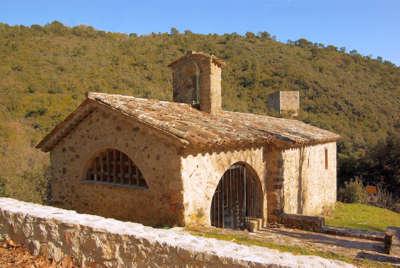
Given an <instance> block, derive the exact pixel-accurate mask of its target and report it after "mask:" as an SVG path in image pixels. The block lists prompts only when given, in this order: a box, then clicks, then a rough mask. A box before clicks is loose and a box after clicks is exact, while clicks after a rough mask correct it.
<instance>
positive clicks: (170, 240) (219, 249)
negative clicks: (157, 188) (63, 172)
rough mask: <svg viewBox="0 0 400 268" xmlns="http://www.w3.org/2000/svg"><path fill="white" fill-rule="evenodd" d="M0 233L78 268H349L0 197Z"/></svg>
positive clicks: (38, 252)
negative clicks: (70, 261)
mask: <svg viewBox="0 0 400 268" xmlns="http://www.w3.org/2000/svg"><path fill="white" fill-rule="evenodd" d="M0 233H1V234H5V235H6V236H7V237H8V238H9V239H11V240H13V241H14V242H16V243H18V244H22V245H24V246H26V247H27V248H28V249H29V250H30V251H31V253H33V254H35V255H37V254H42V255H45V256H46V257H48V258H51V259H53V260H54V261H55V262H56V263H59V262H61V261H62V260H63V259H64V258H69V259H72V260H73V262H74V263H75V265H77V266H81V267H100V266H97V265H101V267H352V266H351V265H349V264H346V263H343V262H340V261H333V260H327V259H323V258H321V257H316V256H298V255H297V256H294V255H292V254H290V253H280V252H278V251H277V250H272V249H268V248H262V247H255V246H252V247H248V246H243V245H238V244H235V243H232V242H227V241H219V240H215V239H210V238H201V237H195V236H192V235H189V234H186V233H184V232H182V231H176V230H163V229H154V228H151V227H145V226H143V225H141V224H136V223H130V222H121V221H117V220H113V219H105V218H102V217H99V216H92V215H85V214H78V213H76V212H74V211H70V210H63V209H58V208H54V207H47V206H41V205H36V204H32V203H25V202H21V201H17V200H14V199H9V198H0ZM96 264H97V265H96Z"/></svg>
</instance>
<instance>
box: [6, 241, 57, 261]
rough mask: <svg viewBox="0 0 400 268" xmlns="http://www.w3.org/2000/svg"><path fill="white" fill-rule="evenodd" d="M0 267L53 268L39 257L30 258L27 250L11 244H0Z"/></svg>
mask: <svg viewBox="0 0 400 268" xmlns="http://www.w3.org/2000/svg"><path fill="white" fill-rule="evenodd" d="M0 267H1V268H6V267H7V268H11V267H17V268H20V267H21V268H22V267H23V268H28V267H29V268H30V267H32V268H33V267H35V268H39V267H40V268H48V267H55V266H54V265H52V264H51V262H49V261H48V260H46V259H45V258H44V257H41V256H37V257H36V256H32V255H31V254H30V253H29V252H28V250H27V249H25V248H23V247H21V246H18V245H15V244H13V243H11V242H7V241H1V242H0Z"/></svg>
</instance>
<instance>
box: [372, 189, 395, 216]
mask: <svg viewBox="0 0 400 268" xmlns="http://www.w3.org/2000/svg"><path fill="white" fill-rule="evenodd" d="M376 206H378V207H382V208H387V209H391V210H393V211H396V200H395V198H394V197H393V195H392V194H391V193H390V192H389V191H387V190H386V189H385V188H384V187H383V186H382V185H378V200H377V201H376Z"/></svg>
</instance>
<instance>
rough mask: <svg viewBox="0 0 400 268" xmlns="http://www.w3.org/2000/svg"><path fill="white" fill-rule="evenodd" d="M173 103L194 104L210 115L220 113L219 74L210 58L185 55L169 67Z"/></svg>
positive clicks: (217, 67)
mask: <svg viewBox="0 0 400 268" xmlns="http://www.w3.org/2000/svg"><path fill="white" fill-rule="evenodd" d="M171 67H172V69H173V74H172V82H173V98H174V101H175V102H183V103H189V104H195V107H198V108H200V110H201V111H205V112H208V113H211V114H216V113H218V112H219V111H221V109H222V108H221V107H222V106H221V105H222V96H221V72H222V69H221V67H220V66H218V65H217V64H215V63H214V62H213V60H212V58H211V56H205V55H203V54H201V53H200V54H199V53H193V54H187V55H186V56H184V57H182V58H181V59H180V60H179V62H177V63H176V64H174V65H173V66H171Z"/></svg>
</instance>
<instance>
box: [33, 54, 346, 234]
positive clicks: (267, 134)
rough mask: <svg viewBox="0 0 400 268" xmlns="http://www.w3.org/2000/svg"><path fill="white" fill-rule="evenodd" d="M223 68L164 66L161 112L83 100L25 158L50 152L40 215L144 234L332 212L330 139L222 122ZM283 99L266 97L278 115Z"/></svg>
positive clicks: (156, 104) (200, 59)
mask: <svg viewBox="0 0 400 268" xmlns="http://www.w3.org/2000/svg"><path fill="white" fill-rule="evenodd" d="M224 65H225V63H224V62H223V61H222V60H221V59H219V58H217V57H215V56H213V55H208V54H205V53H200V52H191V51H190V52H188V53H187V54H186V55H184V56H183V57H181V58H179V59H178V60H176V61H174V62H173V63H171V64H170V65H169V67H171V69H172V75H173V102H168V101H160V100H154V99H143V98H136V97H132V96H124V95H116V94H105V93H95V92H90V93H88V95H87V98H86V99H85V100H84V101H83V102H82V103H81V104H80V105H79V107H77V109H76V110H75V111H74V112H72V113H71V114H70V115H69V116H68V117H67V118H66V119H65V120H64V121H63V122H61V123H59V124H58V125H57V126H56V127H55V128H54V129H53V130H52V131H51V132H50V133H49V134H48V135H47V136H46V137H45V138H44V139H43V140H42V141H41V142H40V143H39V144H38V146H37V147H38V148H40V149H41V150H42V151H44V152H50V161H51V182H50V185H51V204H52V205H54V206H59V207H63V208H67V209H73V210H76V211H78V212H82V213H89V214H97V215H101V216H105V217H112V218H116V219H121V220H127V221H134V222H140V223H143V224H146V225H153V226H154V225H171V226H172V225H178V226H184V225H206V226H210V225H211V226H216V227H224V228H234V229H236V228H243V227H244V226H245V224H246V221H247V220H248V219H254V218H255V219H262V220H263V221H264V222H279V220H280V218H281V217H282V215H285V214H300V215H320V214H321V213H322V212H323V211H324V209H327V208H330V207H332V206H333V205H334V204H335V201H336V141H337V139H338V138H339V136H338V135H337V134H335V133H332V132H329V131H327V130H323V129H320V128H317V127H314V126H311V125H309V124H305V123H303V122H301V121H298V120H294V119H286V118H278V117H272V116H266V115H257V114H250V113H239V112H231V111H225V110H223V109H222V105H221V102H222V99H221V71H222V68H223V67H224ZM284 95H285V94H278V95H276V96H275V98H276V99H277V101H278V103H281V104H280V107H281V109H282V107H285V106H284V105H283V104H282V103H284V102H285V100H284V99H280V97H281V96H284ZM294 97H295V98H294V99H295V100H296V98H297V99H298V96H296V95H295V96H294ZM276 99H275V101H273V102H274V103H276ZM289 108H290V107H289ZM294 109H295V110H296V111H295V112H296V113H297V109H298V107H294Z"/></svg>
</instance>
